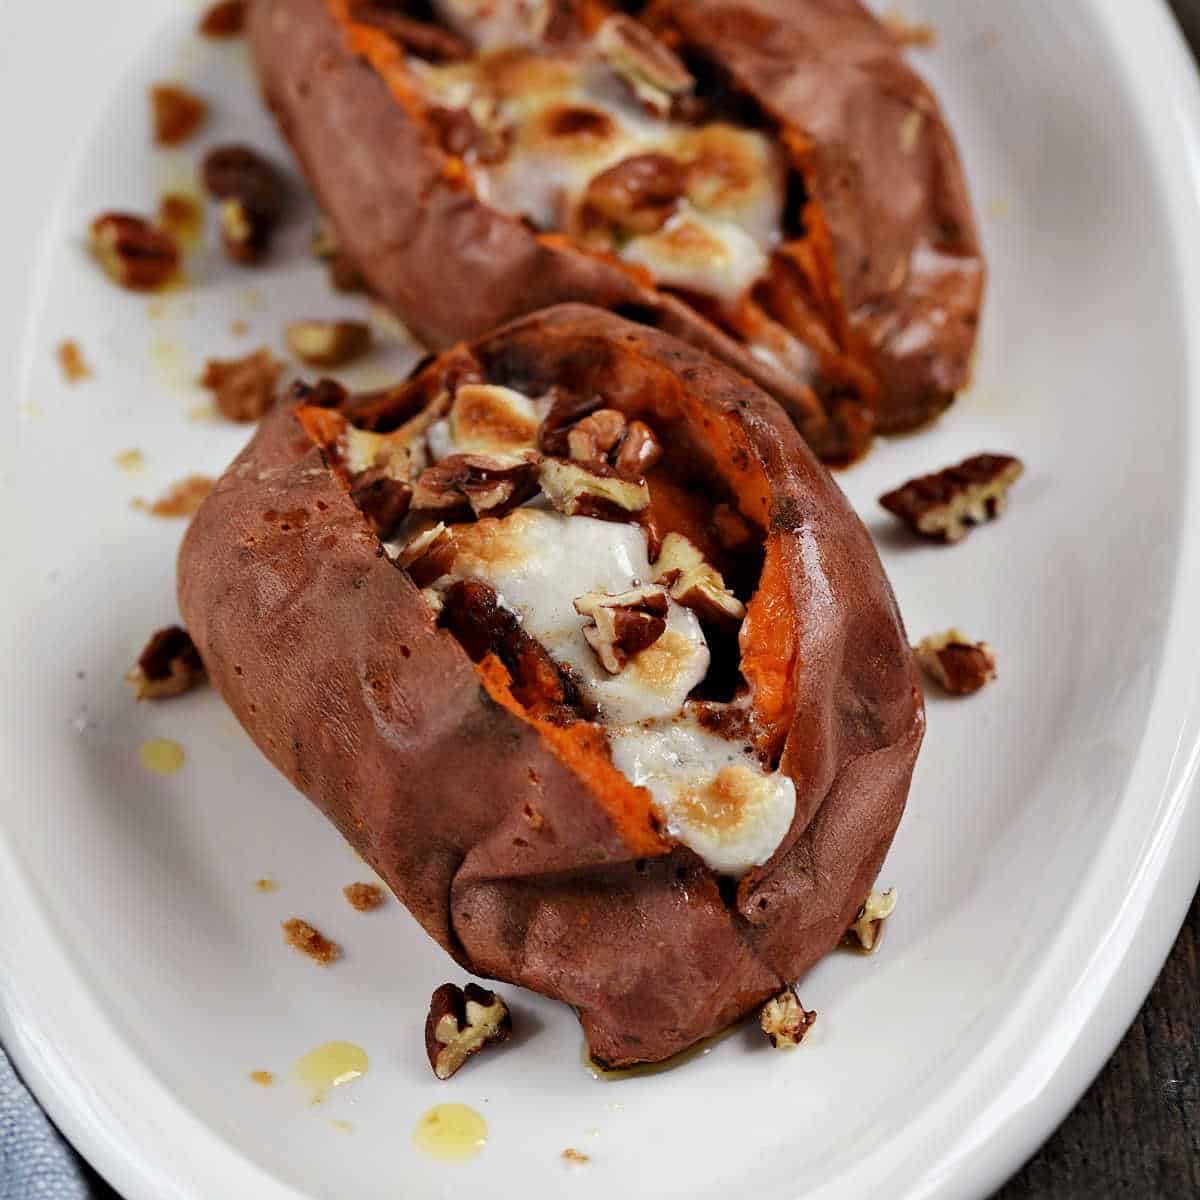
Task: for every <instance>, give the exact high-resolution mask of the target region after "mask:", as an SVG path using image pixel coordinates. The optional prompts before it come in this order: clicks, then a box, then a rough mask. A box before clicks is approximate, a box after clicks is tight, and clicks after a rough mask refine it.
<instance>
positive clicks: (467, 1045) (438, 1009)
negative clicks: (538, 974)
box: [425, 983, 512, 1079]
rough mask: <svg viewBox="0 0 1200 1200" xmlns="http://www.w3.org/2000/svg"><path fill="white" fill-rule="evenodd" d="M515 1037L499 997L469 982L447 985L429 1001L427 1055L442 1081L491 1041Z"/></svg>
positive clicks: (435, 1072) (426, 1022)
mask: <svg viewBox="0 0 1200 1200" xmlns="http://www.w3.org/2000/svg"><path fill="white" fill-rule="evenodd" d="M511 1036H512V1015H511V1014H510V1013H509V1011H508V1006H507V1005H506V1004H505V1003H504V1001H503V1000H501V999H500V997H499V996H497V995H496V993H495V992H489V991H487V990H486V989H485V988H481V987H480V986H479V985H478V984H477V983H468V984H467V986H466V988H460V987H457V986H456V985H455V984H453V983H443V984H442V986H441V987H440V988H438V990H437V991H436V992H434V993H433V996H432V997H431V998H430V1001H429V1016H428V1017H426V1018H425V1052H426V1053H427V1054H428V1055H429V1065H430V1066H431V1067H432V1068H433V1073H434V1074H435V1075H436V1076H437V1077H438V1078H439V1079H449V1078H450V1076H451V1075H453V1074H454V1073H455V1072H456V1071H457V1070H458V1069H459V1068H460V1067H461V1066H462V1065H463V1063H465V1062H466V1061H467V1059H468V1058H470V1057H471V1055H473V1054H478V1053H479V1051H480V1050H482V1049H483V1048H484V1046H486V1045H488V1044H489V1043H491V1042H506V1041H508V1039H509V1038H510V1037H511Z"/></svg>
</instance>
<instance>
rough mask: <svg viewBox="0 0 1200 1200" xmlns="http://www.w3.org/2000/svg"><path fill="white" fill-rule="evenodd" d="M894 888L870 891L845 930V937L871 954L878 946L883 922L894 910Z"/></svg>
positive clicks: (895, 897)
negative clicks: (851, 922) (884, 890)
mask: <svg viewBox="0 0 1200 1200" xmlns="http://www.w3.org/2000/svg"><path fill="white" fill-rule="evenodd" d="M896 900H897V895H896V889H895V888H888V890H887V891H886V892H874V891H873V892H872V893H871V894H870V895H869V896H868V897H867V898H866V900H865V901H864V902H863V906H862V908H860V909H859V910H858V914H857V916H855V918H854V923H853V924H852V925H851V926H850V928H849V929H847V930H846V937H847V939H852V940H855V941H857V942H858V944H859V945H860V946H861V947H862V948H863V949H864V950H865V951H866V952H867V953H868V954H873V953H874V952H875V950H876V949H877V948H878V946H879V938H880V935H881V934H882V933H883V924H884V922H885V921H886V920H887V919H888V917H890V916H891V915H892V913H894V912H895V911H896Z"/></svg>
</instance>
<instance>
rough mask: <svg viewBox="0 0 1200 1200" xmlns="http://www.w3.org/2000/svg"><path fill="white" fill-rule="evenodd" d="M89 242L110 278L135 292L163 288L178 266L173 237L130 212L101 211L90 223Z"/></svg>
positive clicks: (176, 247)
mask: <svg viewBox="0 0 1200 1200" xmlns="http://www.w3.org/2000/svg"><path fill="white" fill-rule="evenodd" d="M89 241H90V245H91V250H92V253H93V254H94V255H95V256H96V259H97V260H98V261H99V263H100V265H101V266H102V267H103V268H104V270H105V271H106V272H107V273H108V276H109V278H111V279H113V280H114V281H115V282H117V283H119V284H120V285H121V286H122V287H125V288H130V289H131V290H132V291H135V292H153V291H157V290H158V289H159V288H162V287H165V286H166V285H167V284H168V283H170V282H171V280H172V279H173V278H174V277H175V273H176V271H178V269H179V246H178V244H177V243H176V241H175V239H174V238H173V237H172V236H171V235H170V234H169V233H167V232H166V231H165V230H163V229H158V228H157V227H155V226H154V225H151V224H150V222H149V221H147V220H146V219H145V218H143V217H138V216H134V215H133V214H132V213H116V212H109V213H102V214H101V215H100V216H98V217H97V218H96V219H95V220H94V221H93V222H92V225H91V236H90V239H89Z"/></svg>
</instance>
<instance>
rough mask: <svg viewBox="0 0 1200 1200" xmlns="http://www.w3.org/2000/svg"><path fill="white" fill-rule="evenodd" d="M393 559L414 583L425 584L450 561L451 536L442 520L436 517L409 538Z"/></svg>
mask: <svg viewBox="0 0 1200 1200" xmlns="http://www.w3.org/2000/svg"><path fill="white" fill-rule="evenodd" d="M395 561H396V565H397V566H400V567H403V568H404V569H405V570H406V571H407V572H408V573H409V575H411V576H412V579H413V582H414V583H415V584H416V585H417V587H419V588H427V587H428V585H429V584H431V583H434V582H435V581H436V580H438V579H440V578H441V577H442V576H443V575H445V574H446V572H447V571H448V570H449V569H450V567H451V565H452V564H453V561H454V537H453V535H452V534H451V533H450V530H449V529H447V528H446V525H445V522H443V521H439V522H438V523H437V524H436V525H433V526H431V527H430V528H428V529H423V530H422V531H421V532H420V533H418V534H416V535H415V536H414V537H412V538H410V539H409V540H408V542H406V543H405V545H404V546H402V547H401V548H400V550H399V551H398V552H397V553H396V556H395ZM427 599H428V597H427ZM439 604H440V601H439Z"/></svg>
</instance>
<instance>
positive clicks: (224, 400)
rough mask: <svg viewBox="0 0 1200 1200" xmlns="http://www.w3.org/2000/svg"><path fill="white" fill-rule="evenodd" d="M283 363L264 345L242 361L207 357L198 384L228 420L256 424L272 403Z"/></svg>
mask: <svg viewBox="0 0 1200 1200" xmlns="http://www.w3.org/2000/svg"><path fill="white" fill-rule="evenodd" d="M282 373H283V363H281V362H280V361H279V360H278V359H277V358H276V357H275V355H273V354H272V353H271V351H270V350H268V349H267V348H266V347H265V346H263V347H261V348H260V349H258V350H252V351H251V352H250V353H249V354H247V355H244V356H243V357H242V358H229V359H220V358H210V359H209V360H208V362H207V363H206V364H205V367H204V374H203V375H202V376H201V377H200V384H201V386H202V387H206V388H208V389H209V391H211V392H212V393H213V398H214V400H215V401H216V405H217V408H218V409H219V410H220V412H221V415H222V416H224V417H226V418H228V419H229V420H230V421H257V420H258V419H259V418H260V417H262V416H263V415H264V414H265V413H266V412H267V410H268V409H269V408H270V407H271V405H272V404H273V403H274V401H275V387H276V385H277V384H278V382H279V376H280V375H281V374H282Z"/></svg>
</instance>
